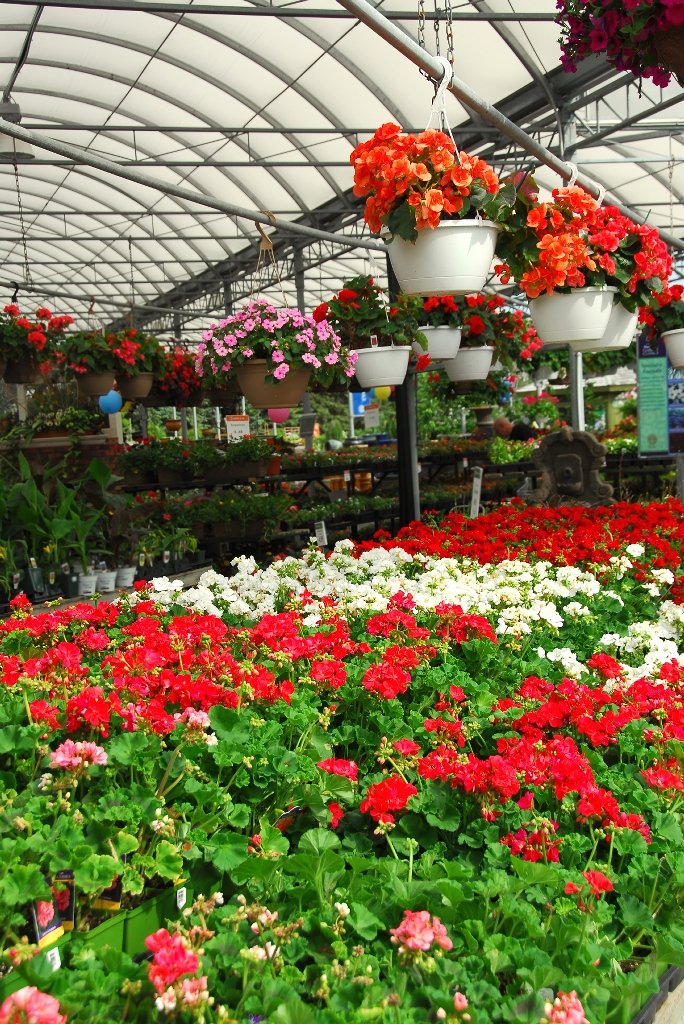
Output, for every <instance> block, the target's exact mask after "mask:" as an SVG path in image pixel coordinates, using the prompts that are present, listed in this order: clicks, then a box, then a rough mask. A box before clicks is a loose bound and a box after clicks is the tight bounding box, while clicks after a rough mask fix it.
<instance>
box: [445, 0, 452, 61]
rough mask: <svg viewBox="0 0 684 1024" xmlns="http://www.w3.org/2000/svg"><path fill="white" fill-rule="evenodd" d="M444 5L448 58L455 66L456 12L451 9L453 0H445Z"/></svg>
mask: <svg viewBox="0 0 684 1024" xmlns="http://www.w3.org/2000/svg"><path fill="white" fill-rule="evenodd" d="M444 7H445V11H446V30H445V34H446V44H447V52H446V58H447V60H448V61H449V63H450V64H451V66H452V68H453V66H454V14H453V11H452V9H451V0H444Z"/></svg>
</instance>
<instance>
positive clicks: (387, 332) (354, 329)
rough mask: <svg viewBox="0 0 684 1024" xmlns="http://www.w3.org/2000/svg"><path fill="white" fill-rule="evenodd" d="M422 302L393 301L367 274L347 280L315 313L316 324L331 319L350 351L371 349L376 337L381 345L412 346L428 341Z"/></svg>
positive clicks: (414, 300) (401, 299)
mask: <svg viewBox="0 0 684 1024" xmlns="http://www.w3.org/2000/svg"><path fill="white" fill-rule="evenodd" d="M420 310H421V300H420V299H419V298H413V297H409V296H408V295H399V296H397V298H396V299H392V300H390V298H389V297H388V296H387V295H386V294H385V292H384V291H383V289H382V288H381V287H380V286H379V285H377V284H376V283H375V281H374V279H373V278H372V277H370V276H368V275H366V274H360V275H359V276H358V277H353V278H350V280H349V281H345V282H344V285H343V287H342V288H340V290H339V292H338V293H337V295H333V297H332V298H331V299H329V300H328V302H322V303H321V304H320V306H317V307H316V309H314V311H313V314H312V315H313V318H314V320H316V321H317V322H319V321H320V320H322V319H327V320H329V321H330V322H331V323H332V325H333V327H334V328H335V330H336V331H337V332H338V334H339V335H340V337H341V338H342V341H343V342H344V343H345V344H346V345H348V346H349V348H351V349H358V348H369V347H370V345H371V341H370V339H371V338H372V337H373V336H375V337H376V338H377V339H378V343H379V344H380V345H389V344H394V345H410V344H411V343H412V342H414V341H418V342H419V344H421V346H423V345H424V343H425V338H424V337H423V335H422V334H421V333H420V330H419V323H420V319H421V312H420Z"/></svg>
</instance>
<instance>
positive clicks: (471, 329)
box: [423, 293, 541, 381]
mask: <svg viewBox="0 0 684 1024" xmlns="http://www.w3.org/2000/svg"><path fill="white" fill-rule="evenodd" d="M423 321H424V323H425V325H426V326H424V327H423V331H424V333H426V334H428V344H429V333H428V332H430V331H434V332H445V331H447V330H452V331H458V332H459V348H458V350H457V353H456V355H455V356H454V357H452V358H451V359H448V360H446V361H445V362H444V368H445V370H446V373H447V376H448V377H449V379H450V380H452V381H459V380H461V381H464V380H484V379H485V378H486V377H487V374H488V373H489V370H490V367H491V365H492V361H493V359H494V357H496V359H497V360H498V361H499V362H500V363H502V364H503V365H504V366H505V367H508V368H511V367H513V366H515V365H517V364H519V363H520V362H521V360H526V359H529V358H530V357H531V355H532V353H533V352H534V351H536V349H538V348H540V347H541V341H540V340H539V338H538V337H537V335H536V332H535V330H534V328H533V327H532V325H531V323H530V321H529V319H528V318H526V317H525V316H524V314H523V313H522V311H521V310H517V309H511V308H510V307H508V306H506V303H505V300H504V298H503V297H502V296H501V295H485V294H483V293H477V294H474V295H466V296H465V297H464V298H463V299H462V300H461V301H460V302H458V303H457V302H456V300H455V299H454V298H453V297H452V296H449V295H446V296H436V295H431V296H429V297H428V298H427V299H425V301H424V302H423ZM428 351H429V348H428Z"/></svg>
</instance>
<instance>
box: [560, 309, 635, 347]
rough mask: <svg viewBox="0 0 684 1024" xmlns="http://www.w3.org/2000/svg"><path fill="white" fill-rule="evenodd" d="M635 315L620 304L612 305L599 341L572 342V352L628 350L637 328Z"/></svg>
mask: <svg viewBox="0 0 684 1024" xmlns="http://www.w3.org/2000/svg"><path fill="white" fill-rule="evenodd" d="M637 320H638V314H637V313H630V311H629V310H628V309H626V308H625V306H623V305H622V303H621V302H616V303H614V304H613V308H612V309H611V311H610V317H609V319H608V326H607V327H606V329H605V331H604V333H603V336H602V337H601V338H600V340H599V341H596V342H594V341H572V342H571V343H570V348H571V349H572V350H573V351H574V352H612V351H614V350H618V349H622V348H629V346H630V345H631V344H632V342H633V340H634V334H635V332H636V328H637Z"/></svg>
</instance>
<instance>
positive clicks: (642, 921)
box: [618, 896, 655, 934]
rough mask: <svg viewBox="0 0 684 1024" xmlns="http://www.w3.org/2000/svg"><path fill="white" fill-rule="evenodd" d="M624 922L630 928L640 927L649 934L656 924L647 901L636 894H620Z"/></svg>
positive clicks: (619, 901)
mask: <svg viewBox="0 0 684 1024" xmlns="http://www.w3.org/2000/svg"><path fill="white" fill-rule="evenodd" d="M618 903H619V904H620V909H621V911H622V917H623V920H624V923H625V924H626V925H628V926H629V927H630V928H639V929H642V930H643V931H645V932H648V933H649V934H650V933H652V932H653V931H654V928H655V924H654V921H653V918H652V917H651V913H650V911H649V909H648V907H647V906H646V904H645V903H642V902H641V900H638V899H637V898H636V896H620V898H619V899H618Z"/></svg>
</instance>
